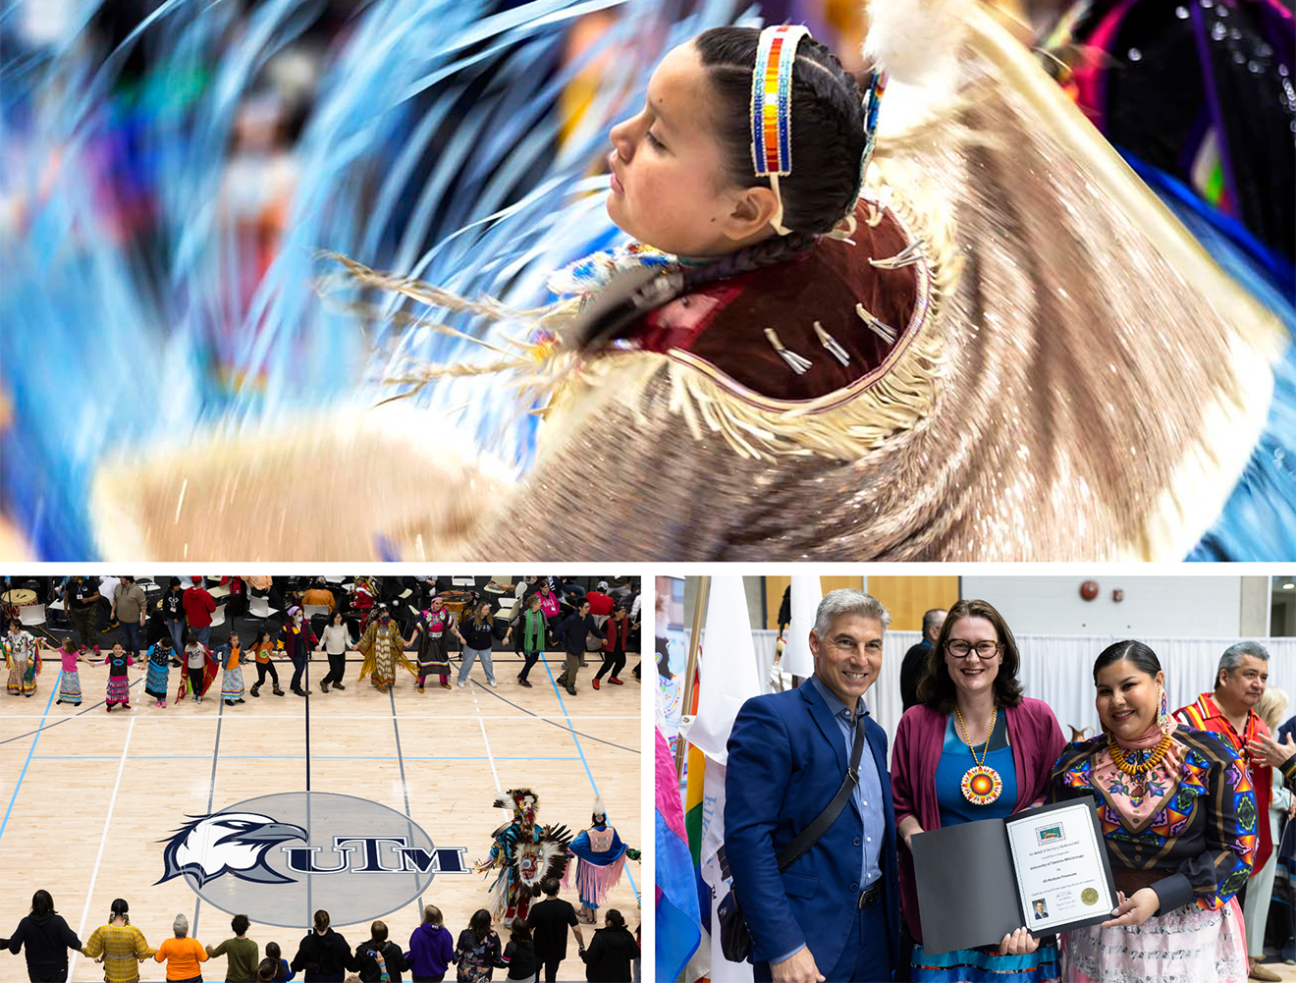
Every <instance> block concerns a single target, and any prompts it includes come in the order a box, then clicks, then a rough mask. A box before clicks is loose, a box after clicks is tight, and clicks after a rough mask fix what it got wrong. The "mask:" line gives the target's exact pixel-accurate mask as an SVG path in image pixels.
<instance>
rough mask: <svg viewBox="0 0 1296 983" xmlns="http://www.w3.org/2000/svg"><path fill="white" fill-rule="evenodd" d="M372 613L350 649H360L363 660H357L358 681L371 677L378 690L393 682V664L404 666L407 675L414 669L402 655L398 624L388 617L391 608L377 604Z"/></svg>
mask: <svg viewBox="0 0 1296 983" xmlns="http://www.w3.org/2000/svg"><path fill="white" fill-rule="evenodd" d="M375 611H376V612H377V614H376V616H375V617H374V618H373V619H372V620H371V621H370V622H369V627H368V628H367V629H365V633H364V635H362V636H361V638H360V641H359V643H358V644H356V645H351V646H349V648H350V649H351V650H352V651H359V652H363V653H364V662H362V663H361V664H360V681H361V682H364V680H365V679H366V678H368V677H373V684H374V687H375V688H376V689H377V690H378V691H379V692H380V693H385V692H387V690H388V688H389V687H391V686H392V685H393V684H394V683H395V682H396V664H397V663H400V665H401V666H403V667H404V668H406V669H408V670H409V671H410V674H411V675H415V676H417V675H418V673H417V672H416V671H415V669H414V667H413V666H412V665H410V662H409V659H407V658H406V657H405V648H404V645H403V641H404V640H403V639H402V638H401V630H400V625H398V624H396V622H395V621H394V620H392V616H391V611H389V610H388V608H387V605H386V604H379V605H378V606H377V607H376V608H375Z"/></svg>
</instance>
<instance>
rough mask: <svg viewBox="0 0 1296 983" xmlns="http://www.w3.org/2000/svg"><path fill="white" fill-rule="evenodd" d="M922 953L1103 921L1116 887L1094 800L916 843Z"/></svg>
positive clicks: (921, 837) (964, 827) (935, 834)
mask: <svg viewBox="0 0 1296 983" xmlns="http://www.w3.org/2000/svg"><path fill="white" fill-rule="evenodd" d="M913 861H914V875H915V877H916V880H917V883H918V906H919V908H920V910H921V912H922V933H923V946H924V949H925V950H926V951H927V952H928V953H930V954H932V955H939V954H940V953H942V952H951V951H953V950H955V949H970V948H973V947H975V946H979V945H997V944H998V943H999V942H1000V941H1002V939H1003V937H1004V936H1005V935H1007V934H1008V933H1009V932H1014V931H1016V930H1017V929H1019V928H1021V927H1022V926H1023V925H1025V926H1026V928H1027V929H1028V930H1029V931H1030V932H1031V934H1032V935H1036V936H1039V935H1052V934H1053V933H1055V932H1065V931H1068V930H1070V929H1075V928H1084V927H1086V926H1088V925H1096V924H1098V923H1099V922H1104V921H1107V920H1108V919H1109V918H1111V917H1112V915H1111V912H1112V909H1113V908H1115V907H1116V886H1115V884H1114V883H1113V881H1112V875H1111V865H1110V863H1109V862H1108V859H1107V849H1106V846H1105V845H1104V844H1103V840H1102V831H1101V829H1100V827H1099V825H1098V815H1097V812H1096V809H1095V802H1094V800H1093V799H1092V798H1082V799H1073V800H1068V801H1066V802H1058V803H1054V804H1053V805H1046V806H1040V807H1039V808H1038V809H1027V810H1026V811H1025V812H1019V813H1017V814H1016V815H1014V816H1009V817H1008V818H1007V819H984V820H981V821H980V822H975V823H961V824H960V825H958V826H950V827H948V828H946V829H934V830H931V831H930V832H926V833H919V834H918V835H916V836H915V837H914V838H913Z"/></svg>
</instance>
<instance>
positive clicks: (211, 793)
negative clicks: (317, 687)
mask: <svg viewBox="0 0 1296 983" xmlns="http://www.w3.org/2000/svg"><path fill="white" fill-rule="evenodd" d="M180 671H181V672H184V671H185V669H184V667H183V666H182V667H181V669H180ZM214 682H215V681H214V680H213V684H214ZM207 692H209V693H210V692H211V690H210V689H209V690H208V691H207ZM224 719H225V701H224V700H221V701H220V705H219V706H217V707H216V740H215V741H214V742H213V744H212V754H211V759H212V770H211V784H210V786H209V787H208V791H207V815H209V816H210V815H211V811H212V805H213V804H214V803H215V802H216V764H217V762H218V761H219V760H220V736H221V723H222V721H223V720H224ZM131 726H132V727H134V726H135V720H134V719H132V720H131ZM87 904H88V902H87ZM201 907H202V898H201V897H195V898H194V916H193V925H192V926H191V928H190V931H191V932H192V933H193V937H194V938H197V937H198V915H199V913H200V909H201ZM71 975H72V974H71V973H68V976H71Z"/></svg>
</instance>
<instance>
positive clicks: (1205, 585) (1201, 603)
mask: <svg viewBox="0 0 1296 983" xmlns="http://www.w3.org/2000/svg"><path fill="white" fill-rule="evenodd" d="M1086 580H1094V581H1096V582H1097V583H1098V596H1097V597H1096V598H1095V599H1094V600H1092V601H1086V600H1084V599H1083V598H1082V597H1081V596H1080V585H1081V584H1082V583H1083V582H1084V581H1086ZM1115 589H1120V590H1123V591H1124V592H1125V599H1124V600H1123V601H1121V602H1120V603H1119V604H1117V603H1115V602H1114V601H1112V591H1113V590H1115ZM1241 592H1242V585H1241V578H1239V577H1236V576H1234V577H1142V576H1138V575H1133V574H1123V573H1122V574H1091V575H1083V576H1082V575H1080V574H1076V575H1074V576H1069V577H1038V576H1027V577H1023V576H1021V575H1020V574H1019V575H1016V576H980V575H978V576H971V577H967V576H965V577H964V578H963V585H962V594H963V597H965V598H981V599H982V600H986V601H989V602H990V603H991V604H993V605H994V606H995V607H996V608H997V609H998V610H999V613H1000V614H1002V615H1003V616H1004V620H1005V621H1007V622H1008V627H1010V628H1011V629H1012V631H1013V634H1014V635H1017V636H1021V635H1116V636H1120V637H1131V636H1132V637H1135V638H1139V637H1143V636H1172V637H1181V636H1187V637H1194V638H1234V639H1236V638H1237V637H1240V636H1239V633H1238V628H1239V622H1240V607H1241V596H1242V595H1241Z"/></svg>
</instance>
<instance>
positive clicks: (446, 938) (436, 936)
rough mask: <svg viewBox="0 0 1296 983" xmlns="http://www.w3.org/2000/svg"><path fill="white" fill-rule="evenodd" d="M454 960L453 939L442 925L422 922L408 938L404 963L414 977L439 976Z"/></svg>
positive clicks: (448, 930)
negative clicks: (407, 949) (407, 950)
mask: <svg viewBox="0 0 1296 983" xmlns="http://www.w3.org/2000/svg"><path fill="white" fill-rule="evenodd" d="M452 959H454V939H453V938H451V936H450V929H448V928H446V927H445V926H444V925H433V924H432V923H431V922H424V923H423V924H422V925H420V926H419V927H418V928H416V929H414V933H413V934H412V935H411V936H410V951H409V952H407V953H405V961H406V962H407V963H409V964H410V970H411V972H413V974H414V975H415V976H440V975H441V974H442V973H444V972H445V971H446V967H447V966H449V965H450V962H451V960H452Z"/></svg>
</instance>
